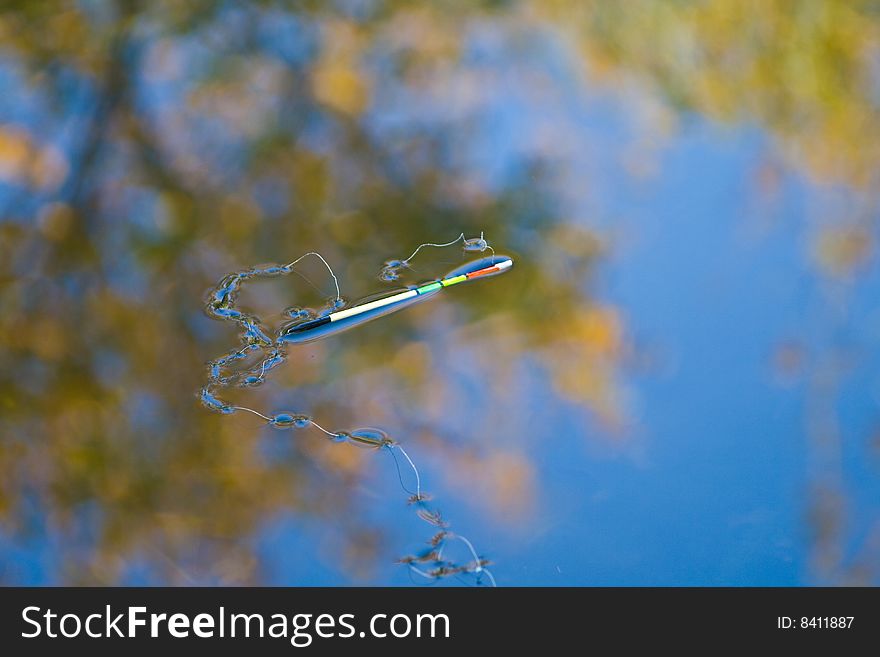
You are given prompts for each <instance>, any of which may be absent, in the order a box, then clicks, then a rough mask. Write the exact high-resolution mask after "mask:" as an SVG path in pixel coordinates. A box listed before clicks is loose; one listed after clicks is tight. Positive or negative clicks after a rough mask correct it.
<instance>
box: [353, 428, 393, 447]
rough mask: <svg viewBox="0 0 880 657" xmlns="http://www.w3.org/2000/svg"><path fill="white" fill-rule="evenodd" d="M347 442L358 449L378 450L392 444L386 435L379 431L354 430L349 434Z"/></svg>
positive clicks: (369, 429) (370, 429)
mask: <svg viewBox="0 0 880 657" xmlns="http://www.w3.org/2000/svg"><path fill="white" fill-rule="evenodd" d="M348 441H349V442H350V443H351V444H352V445H357V446H358V447H368V448H378V447H385V446H387V445H392V444H394V441H392V440H391V438H389V437H388V434H387V433H385V432H384V431H382V430H381V429H372V428H369V427H368V428H364V429H355V430H354V431H352V432H351V433H350V434H349V439H348Z"/></svg>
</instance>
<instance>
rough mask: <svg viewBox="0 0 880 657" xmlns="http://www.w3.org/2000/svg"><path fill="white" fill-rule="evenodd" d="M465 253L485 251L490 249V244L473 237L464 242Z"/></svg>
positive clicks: (480, 238)
mask: <svg viewBox="0 0 880 657" xmlns="http://www.w3.org/2000/svg"><path fill="white" fill-rule="evenodd" d="M461 248H462V249H463V250H465V251H481V252H482V251H485V250H486V249H488V248H489V243H488V242H487V241H486V240H484V239H483V238H482V237H472V238H470V239H467V240H465V241H464V244H463V245H462V247H461Z"/></svg>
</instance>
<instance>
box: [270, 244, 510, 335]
mask: <svg viewBox="0 0 880 657" xmlns="http://www.w3.org/2000/svg"><path fill="white" fill-rule="evenodd" d="M512 266H513V259H512V258H510V257H509V256H490V257H488V258H481V259H480V260H475V261H473V262H469V263H467V264H465V265H463V266H461V267H459V268H457V269H455V270H453V271H451V272H449V273H448V274H446V276H444V277H443V278H441V279H437V280H434V281H430V282H428V283H423V284H421V285H419V286H418V287H415V288H411V289H407V290H403V291H401V292H396V293H394V294H391V295H390V296H384V297H381V298H379V299H374V300H370V301H366V302H364V303H360V304H357V305H354V306H352V307H351V308H344V309H342V310H337V311H335V312H332V313H330V314H328V315H325V316H323V317H318V318H317V319H313V320H309V321H306V322H302V323H299V324H295V325H293V326H291V327H289V328H287V329H285V330H284V331H283V332H282V335H281V337H280V339H281V341H283V342H292V343H300V342H308V341H311V340H317V339H318V338H322V337H326V336H327V335H328V334H329V333H335V332H337V331H342V330H345V329H348V328H351V327H353V326H356V325H358V324H361V323H363V322H366V321H368V320H371V319H375V318H376V317H379V316H382V315H386V314H389V313H392V312H396V311H397V310H401V309H403V308H406V307H408V306H410V305H412V304H413V303H415V302H417V301H420V300H423V299H425V298H426V297H428V296H432V295H433V294H435V293H436V292H438V291H440V290H442V289H444V288H447V287H452V286H453V285H458V284H460V283H466V282H468V281H472V280H474V279H477V278H484V277H488V276H495V275H498V274H501V273H504V272H506V271H508V270H509V269H510V268H511V267H512Z"/></svg>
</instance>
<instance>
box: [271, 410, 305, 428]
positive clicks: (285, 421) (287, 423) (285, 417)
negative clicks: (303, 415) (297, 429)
mask: <svg viewBox="0 0 880 657" xmlns="http://www.w3.org/2000/svg"><path fill="white" fill-rule="evenodd" d="M297 417H299V416H297V415H296V414H294V413H276V414H275V415H273V416H272V419H271V420H269V423H270V424H272V425H273V426H276V427H278V428H279V429H287V428H289V427H293V426H296V418H297Z"/></svg>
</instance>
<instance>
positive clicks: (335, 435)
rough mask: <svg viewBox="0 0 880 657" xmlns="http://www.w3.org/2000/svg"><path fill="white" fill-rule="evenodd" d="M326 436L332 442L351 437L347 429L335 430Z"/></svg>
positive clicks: (339, 441)
mask: <svg viewBox="0 0 880 657" xmlns="http://www.w3.org/2000/svg"><path fill="white" fill-rule="evenodd" d="M327 437H328V438H329V439H330V440H332V441H333V442H334V443H344V442H345V441H347V440H349V439H350V438H351V434H350V433H348V432H347V431H336V432H334V433H333V434H331V435H329V436H327Z"/></svg>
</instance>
